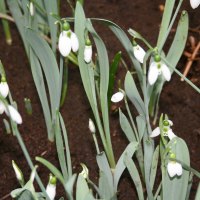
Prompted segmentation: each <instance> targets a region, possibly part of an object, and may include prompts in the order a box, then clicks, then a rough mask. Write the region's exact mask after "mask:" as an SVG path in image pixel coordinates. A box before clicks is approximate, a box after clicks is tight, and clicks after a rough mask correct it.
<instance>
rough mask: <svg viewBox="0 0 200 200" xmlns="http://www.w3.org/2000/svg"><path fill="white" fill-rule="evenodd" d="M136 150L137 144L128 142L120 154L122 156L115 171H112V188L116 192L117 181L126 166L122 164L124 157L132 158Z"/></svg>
mask: <svg viewBox="0 0 200 200" xmlns="http://www.w3.org/2000/svg"><path fill="white" fill-rule="evenodd" d="M137 148H138V143H137V142H130V143H129V145H128V146H127V147H126V149H125V150H124V152H123V153H122V155H121V156H120V158H119V160H118V162H117V165H116V168H115V171H114V187H115V190H116V191H117V188H118V183H119V180H120V178H121V176H122V173H123V172H124V170H125V168H126V165H125V163H124V159H125V157H126V156H128V157H130V158H132V156H133V154H134V153H135V151H136V150H137Z"/></svg>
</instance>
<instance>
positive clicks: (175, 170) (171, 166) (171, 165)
mask: <svg viewBox="0 0 200 200" xmlns="http://www.w3.org/2000/svg"><path fill="white" fill-rule="evenodd" d="M167 171H168V174H169V176H170V177H171V178H173V177H174V176H176V175H177V176H181V175H182V173H183V168H182V165H181V164H180V163H178V162H176V161H169V162H168V164H167Z"/></svg>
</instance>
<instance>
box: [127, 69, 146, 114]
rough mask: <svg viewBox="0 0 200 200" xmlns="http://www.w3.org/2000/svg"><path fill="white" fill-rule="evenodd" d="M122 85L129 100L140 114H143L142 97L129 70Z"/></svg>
mask: <svg viewBox="0 0 200 200" xmlns="http://www.w3.org/2000/svg"><path fill="white" fill-rule="evenodd" d="M124 87H125V91H126V95H127V96H128V98H129V99H130V100H131V102H132V103H133V105H134V106H135V108H136V109H137V111H138V113H139V114H140V115H145V107H144V102H143V100H142V98H141V97H140V94H139V92H138V90H137V87H136V85H135V81H134V79H133V77H132V75H131V73H130V72H129V71H128V72H127V73H126V77H125V82H124Z"/></svg>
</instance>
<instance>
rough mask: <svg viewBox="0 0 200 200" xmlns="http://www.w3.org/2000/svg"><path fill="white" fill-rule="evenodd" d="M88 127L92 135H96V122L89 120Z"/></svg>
mask: <svg viewBox="0 0 200 200" xmlns="http://www.w3.org/2000/svg"><path fill="white" fill-rule="evenodd" d="M88 127H89V129H90V132H91V133H95V132H96V128H95V125H94V122H93V121H92V120H91V119H89V125H88Z"/></svg>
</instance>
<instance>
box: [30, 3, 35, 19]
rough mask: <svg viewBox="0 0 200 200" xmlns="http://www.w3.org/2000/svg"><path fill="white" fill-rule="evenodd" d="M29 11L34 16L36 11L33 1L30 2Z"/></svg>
mask: <svg viewBox="0 0 200 200" xmlns="http://www.w3.org/2000/svg"><path fill="white" fill-rule="evenodd" d="M29 12H30V15H31V16H34V13H35V11H34V6H33V3H32V2H30V5H29Z"/></svg>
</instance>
